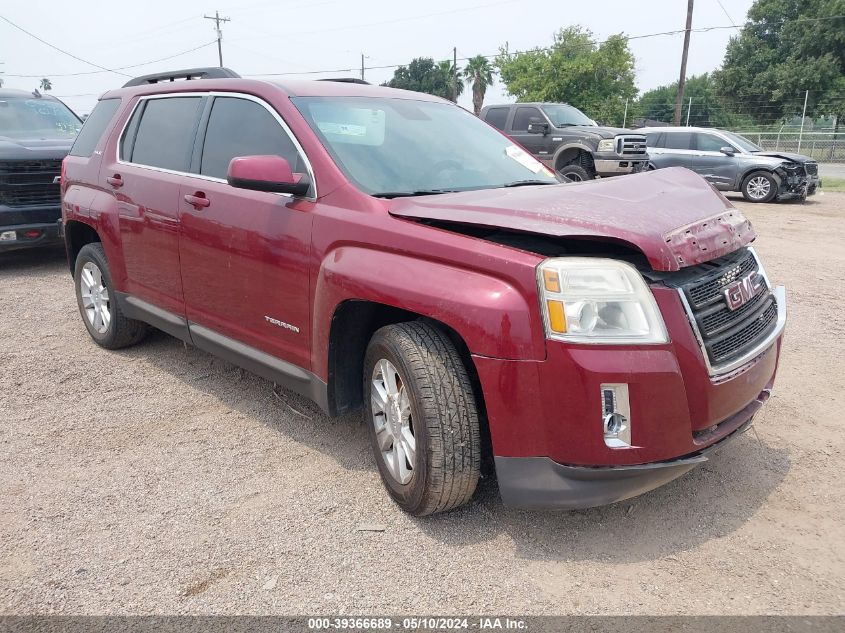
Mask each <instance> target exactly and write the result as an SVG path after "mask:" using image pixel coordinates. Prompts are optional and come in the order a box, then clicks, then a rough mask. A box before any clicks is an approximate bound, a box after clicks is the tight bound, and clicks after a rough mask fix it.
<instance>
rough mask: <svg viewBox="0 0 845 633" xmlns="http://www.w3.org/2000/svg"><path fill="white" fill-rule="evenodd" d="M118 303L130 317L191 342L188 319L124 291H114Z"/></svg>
mask: <svg viewBox="0 0 845 633" xmlns="http://www.w3.org/2000/svg"><path fill="white" fill-rule="evenodd" d="M115 295H117V300H118V303H119V304H120V309H121V310H122V311H123V314H124V315H126V316H127V317H129V318H130V319H135V320H136V321H143V322H144V323H149V324H150V325H152V326H153V327H154V328H157V329H159V330H161V331H162V332H167V333H168V334H170V336H175V337H176V338H178V339H181V340H183V341H187V342H188V343H190V342H191V333H190V331H189V330H188V321H187V320H185V319H183V318H182V317H180V316H179V315H178V314H173V313H172V312H169V311H167V310H164V309H162V308H159V307H158V306H155V305H153V304H152V303H147V302H146V301H144V300H143V299H139V298H138V297H133V296H132V295H130V294H126V293H125V292H116V293H115Z"/></svg>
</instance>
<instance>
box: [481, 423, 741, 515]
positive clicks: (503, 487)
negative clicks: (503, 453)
mask: <svg viewBox="0 0 845 633" xmlns="http://www.w3.org/2000/svg"><path fill="white" fill-rule="evenodd" d="M752 419H753V418H749V419H748V420H747V421H746V422H744V423H743V424H742V425H741V426H740V427H739V428H738V429H737V430H736V431H734V432H733V433H731V434H730V435H727V436H726V437H724V438H722V439H721V440H720V441H718V442H716V443H714V444H711V445H710V446H708V447H707V448H705V449H702V450H701V451H698V452H696V453H694V454H692V455H689V456H686V457H681V458H678V459H674V460H670V461H665V462H653V463H650V464H637V465H634V466H603V467H589V466H567V465H565V464H559V463H557V462H555V461H553V460H551V459H549V458H548V457H498V456H496V457H494V460H495V463H496V478H497V479H498V482H499V493H500V494H501V496H502V501H503V502H504V503H505V505H506V506H509V507H512V508H522V509H526V510H538V509H577V508H594V507H597V506H603V505H607V504H609V503H615V502H617V501H622V500H624V499H630V498H631V497H636V496H637V495H640V494H643V493H644V492H648V491H649V490H654V489H655V488H658V487H660V486H662V485H663V484H666V483H669V482H670V481H672V480H673V479H677V478H678V477H680V476H681V475H683V474H685V473H687V472H689V471H690V470H692V469H693V468H695V467H696V466H697V465H698V464H700V463H702V462H706V461H707V454H708V453H710V452H711V451H713V450H715V449H717V448H719V447H721V446H723V445H724V444H726V443H727V442H729V441H730V440H732V439H733V438H735V437H737V436H739V435H740V434H742V433H743V432H744V431H746V430H747V429H748V428H749V427H750V426H751V422H752Z"/></svg>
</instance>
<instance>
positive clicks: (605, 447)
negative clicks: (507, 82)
mask: <svg viewBox="0 0 845 633" xmlns="http://www.w3.org/2000/svg"><path fill="white" fill-rule="evenodd" d="M79 138H80V141H77V144H76V146H74V148H73V149H72V150H71V152H70V155H69V156H68V158H67V159H66V160H65V161H64V165H63V173H62V193H63V218H64V232H65V241H66V245H67V252H68V257H69V261H70V266H71V269H72V272H73V276H74V283H75V287H76V295H77V300H78V303H79V311H80V313H81V316H82V320H83V322H84V323H85V326H86V328H87V329H88V332H89V333H90V335H91V337H92V338H93V339H94V341H95V342H96V343H97V344H99V345H101V346H103V347H106V348H109V349H115V348H119V347H124V346H127V345H132V344H134V343H137V342H139V341H140V340H141V339H142V338H143V337H144V334H145V332H146V331H147V329H148V327H149V326H153V327H156V328H159V329H161V330H164V331H165V332H168V333H169V334H171V335H173V336H175V337H178V338H180V339H182V340H184V341H187V342H190V343H191V344H192V345H195V346H197V347H199V348H201V349H204V350H207V351H209V352H211V353H212V354H216V355H218V356H220V357H222V358H224V359H226V360H228V361H231V362H233V363H236V364H238V365H240V366H242V367H245V368H247V369H249V370H251V371H253V372H255V373H256V374H259V375H261V376H263V377H265V378H267V379H269V380H272V381H274V382H276V383H278V384H280V385H283V386H285V387H287V388H288V389H291V390H293V391H295V392H298V393H300V394H305V395H306V396H308V397H310V398H312V399H313V400H314V401H316V402H317V403H318V404H319V406H320V407H321V408H322V409H323V410H325V411H326V413H327V414H329V415H336V414H339V413H344V412H348V411H351V410H355V409H363V415H364V418H365V420H366V423H367V426H368V428H369V434H370V438H371V442H372V447H373V451H374V453H375V460H376V463H377V464H378V469H379V472H380V473H381V477H382V479H383V481H384V484H385V486H386V487H387V489H388V491H389V492H390V495H391V496H392V497H393V499H395V500H396V502H397V503H398V504H399V505H400V506H401V507H402V508H403V509H404V510H406V511H407V512H409V513H411V514H415V515H424V514H429V513H433V512H439V511H444V510H449V509H451V508H454V507H456V506H459V505H461V504H462V503H465V502H466V501H468V500H469V499H470V497H471V496H472V494H473V491H474V490H475V487H476V483H477V482H478V478H479V472H480V468H481V463H482V461H483V460H484V458H485V457H488V456H489V457H492V460H493V463H494V465H495V470H496V475H497V479H498V484H499V489H500V492H501V495H502V498H503V500H504V502H505V503H506V504H508V505H512V506H518V507H527V508H542V507H558V508H579V507H589V506H595V505H600V504H606V503H612V502H614V501H619V500H621V499H625V498H628V497H631V496H634V495H637V494H640V493H642V492H645V491H647V490H651V489H653V488H655V487H657V486H659V485H661V484H663V483H665V482H668V481H670V480H672V479H674V478H676V477H678V476H680V475H681V474H683V473H685V472H687V471H688V470H690V469H691V468H693V467H694V466H695V465H696V464H698V463H701V462H703V461H706V459H707V455H708V453H709V452H710V451H711V450H712V449H714V448H715V447H717V446H719V445H721V444H723V443H724V442H725V441H727V440H728V439H730V438H732V437H735V436H737V435H738V434H740V433H741V432H742V431H744V430H745V429H746V428H748V426H749V425H750V424H751V421H752V417H753V416H754V414H755V413H756V412H757V411H758V410H759V409H760V407H761V406H762V404H763V402H764V401H765V400H766V398H767V397H768V395H769V392H770V389H771V387H772V383H773V381H774V376H775V371H776V369H777V364H778V356H779V351H780V345H781V335H782V332H783V328H784V325H785V320H786V301H785V293H784V289H783V287H777V288H775V287H773V286H772V284H771V282H770V281H769V279H768V277H767V276H766V273H765V271H764V270H763V266H762V264H761V262H760V259H759V258H758V256H757V254H756V253H755V252H754V250H753V249H752V248H751V247H750V246H748V244H749V243H750V242H751V241H752V240H753V239H754V238H755V234H754V232H753V230H752V228H751V225H750V224H749V222H748V221H747V220H746V219H745V218H744V217H743V215H742V213H740V212H739V211H738V210H737V209H735V208H734V207H733V206H731V204H730V203H729V202H728V201H727V200H726V199H725V198H724V197H722V195H721V194H720V193H718V192H717V191H715V190H714V189H713V188H712V187H711V186H710V185H709V184H707V183H706V182H705V181H704V180H703V179H702V178H701V177H699V176H698V175H696V174H694V173H692V172H690V171H687V170H685V169H682V168H670V169H665V170H660V171H656V172H651V173H643V174H637V175H631V176H625V177H621V178H614V179H610V180H598V181H592V182H585V183H571V184H561V183H559V182H558V181H557V179H556V178H555V176H554V175H553V174H552V172H550V171H549V170H548V169H547V168H546V167H544V166H543V165H542V164H541V163H540V162H538V161H537V160H535V159H534V158H532V157H531V156H530V155H529V154H528V153H526V152H525V151H524V150H523V149H521V148H520V147H518V146H516V145H514V144H513V141H511V140H509V139H508V138H507V137H506V136H504V135H502V134H501V133H500V132H498V131H497V130H495V129H494V128H492V127H490V126H488V125H487V124H486V123H484V122H483V121H480V120H479V119H477V118H476V117H474V116H472V115H471V114H470V113H468V112H466V111H464V110H463V109H462V108H460V107H458V106H456V105H454V104H451V103H448V102H446V101H443V100H441V99H438V98H435V97H431V96H428V95H424V94H417V93H413V92H406V91H402V90H393V89H388V88H381V87H375V86H369V85H364V84H363V83H361V82H354V81H285V82H279V83H276V82H269V81H257V80H248V79H240V78H238V76H237V75H236V74H235V73H233V72H232V71H229V70H227V69H194V70H190V71H180V72H175V73H169V74H165V75H158V76H148V77H141V78H138V79H134V80H132V81H130V82H129V83H128V84H126V86H124V87H123V88H122V89H120V90H113V91H111V92H108V93H106V94H104V95H103V96H102V98H101V99H100V101H99V104H98V105H97V107H96V109H95V110H94V112H93V113H92V114H91V116H90V117H89V118H88V121H87V123H86V124H85V126H84V128H83V130H82V132H81V134H80V137H79ZM85 139H88V140H87V141H86V142H84V143H83V142H82V141H83V140H85ZM90 139H96V141H91V140H90Z"/></svg>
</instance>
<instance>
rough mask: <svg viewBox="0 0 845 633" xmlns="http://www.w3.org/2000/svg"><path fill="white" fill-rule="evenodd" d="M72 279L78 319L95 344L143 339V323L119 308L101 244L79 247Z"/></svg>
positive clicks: (112, 346)
mask: <svg viewBox="0 0 845 633" xmlns="http://www.w3.org/2000/svg"><path fill="white" fill-rule="evenodd" d="M73 279H74V286H76V303H77V305H78V306H79V313H80V315H82V322H83V323H85V327H86V329H87V330H88V334H90V335H91V338H92V339H94V342H95V343H97V345H99V346H100V347H105V348H106V349H120V348H121V347H128V346H130V345H134V344H135V343H137V342H139V341H140V340H141V339H142V338H144V336H145V335H146V333H147V326H146V325H145V324H144V323H141V322H140V321H135V320H134V319H128V318H126V317H125V316H124V315H123V312H122V311H121V309H120V305H119V304H118V302H117V297H116V295H115V291H114V286H113V285H112V279H111V272H110V271H109V264H108V262H107V261H106V253H105V251H104V250H103V245H102V244H100V243H99V242H94V243H91V244H86V245H85V246H83V247H82V249H81V250H80V251H79V255H77V257H76V264H75V265H74V273H73Z"/></svg>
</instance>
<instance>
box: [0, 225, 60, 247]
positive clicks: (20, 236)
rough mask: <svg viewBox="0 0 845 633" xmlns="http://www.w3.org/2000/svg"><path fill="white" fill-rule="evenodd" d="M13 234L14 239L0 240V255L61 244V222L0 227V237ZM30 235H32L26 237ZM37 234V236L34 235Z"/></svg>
mask: <svg viewBox="0 0 845 633" xmlns="http://www.w3.org/2000/svg"><path fill="white" fill-rule="evenodd" d="M12 233H13V234H14V239H8V237H7V238H6V239H0V253H5V252H8V251H15V250H20V249H23V248H36V247H39V246H55V245H57V244H61V243H62V235H61V220H59V221H58V222H49V223H41V224H14V225H11V226H0V237H2V236H9V237H10V234H12ZM27 233H32V234H33V235H27ZM35 233H37V235H36V234H35Z"/></svg>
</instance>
